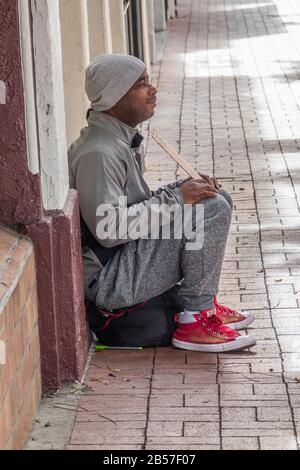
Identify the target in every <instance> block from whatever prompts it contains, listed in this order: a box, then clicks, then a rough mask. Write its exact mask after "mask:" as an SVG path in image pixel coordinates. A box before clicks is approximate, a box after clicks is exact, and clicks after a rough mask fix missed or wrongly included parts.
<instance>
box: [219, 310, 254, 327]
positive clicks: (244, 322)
mask: <svg viewBox="0 0 300 470" xmlns="http://www.w3.org/2000/svg"><path fill="white" fill-rule="evenodd" d="M242 315H244V317H245V320H242V321H238V322H236V323H226V326H228V327H229V328H232V329H233V330H244V329H245V328H247V326H249V325H251V323H253V322H254V320H255V316H254V315H253V313H250V312H242Z"/></svg>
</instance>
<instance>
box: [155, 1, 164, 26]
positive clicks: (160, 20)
mask: <svg viewBox="0 0 300 470" xmlns="http://www.w3.org/2000/svg"><path fill="white" fill-rule="evenodd" d="M165 15H166V13H165V1H164V0H154V24H155V31H163V30H164V29H166V28H167V23H166V16H165Z"/></svg>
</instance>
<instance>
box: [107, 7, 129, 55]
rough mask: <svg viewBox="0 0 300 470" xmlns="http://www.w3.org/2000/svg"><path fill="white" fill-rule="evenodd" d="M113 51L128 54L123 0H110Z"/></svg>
mask: <svg viewBox="0 0 300 470" xmlns="http://www.w3.org/2000/svg"><path fill="white" fill-rule="evenodd" d="M109 10H110V24H111V37H112V51H113V52H115V53H119V54H127V40H126V31H125V21H124V7H123V0H109Z"/></svg>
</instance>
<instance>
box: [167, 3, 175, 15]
mask: <svg viewBox="0 0 300 470" xmlns="http://www.w3.org/2000/svg"><path fill="white" fill-rule="evenodd" d="M168 18H175V0H169V1H168Z"/></svg>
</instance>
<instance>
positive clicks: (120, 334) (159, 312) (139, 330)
mask: <svg viewBox="0 0 300 470" xmlns="http://www.w3.org/2000/svg"><path fill="white" fill-rule="evenodd" d="M178 288H179V286H177V285H176V286H174V287H172V288H171V289H169V290H168V291H166V292H164V293H163V294H161V295H158V296H157V297H153V298H152V299H150V300H147V301H146V302H143V303H140V304H138V305H134V306H132V307H127V308H123V309H119V310H114V311H110V310H105V309H102V308H99V307H96V305H94V304H92V303H90V302H87V305H86V308H87V318H88V322H89V326H90V328H91V330H92V331H93V332H94V333H95V335H96V336H97V338H98V340H99V342H100V343H101V344H104V345H106V346H122V347H124V346H132V347H134V346H135V347H138V346H142V347H154V346H168V345H169V344H170V343H171V339H172V336H173V333H174V331H175V329H176V327H177V322H176V314H178V313H179V312H181V311H182V310H183V305H182V303H181V301H180V297H179V295H178Z"/></svg>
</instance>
